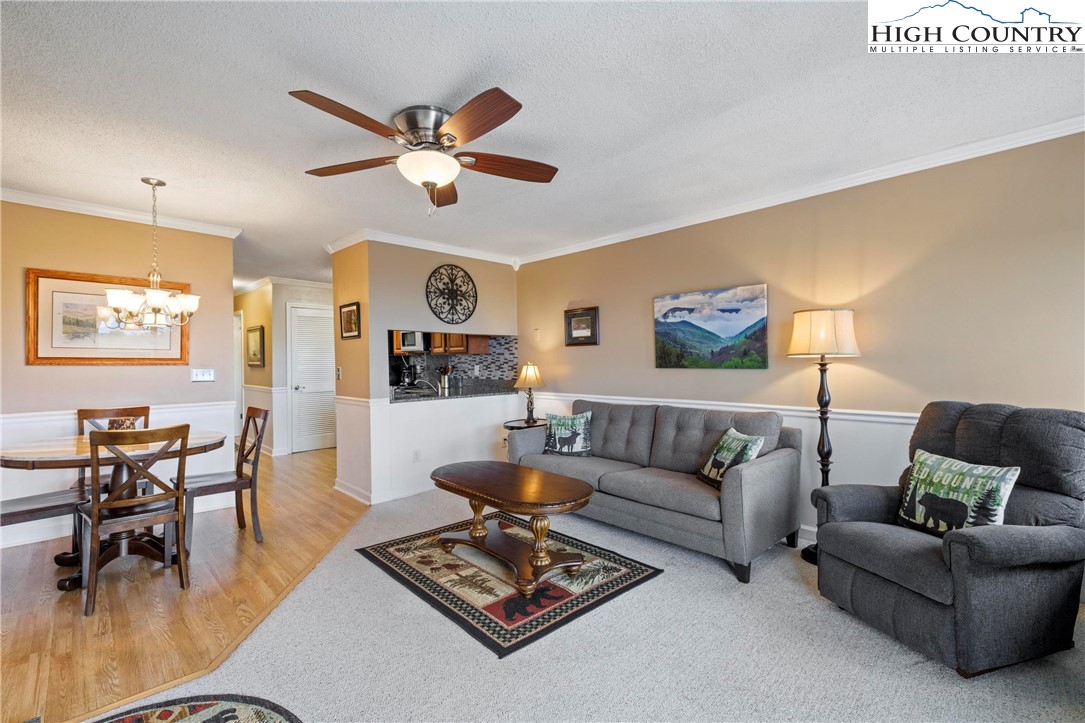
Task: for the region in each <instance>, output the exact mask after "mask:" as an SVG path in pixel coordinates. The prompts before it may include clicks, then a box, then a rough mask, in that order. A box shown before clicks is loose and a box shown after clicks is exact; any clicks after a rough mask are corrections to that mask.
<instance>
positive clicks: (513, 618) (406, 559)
mask: <svg viewBox="0 0 1085 723" xmlns="http://www.w3.org/2000/svg"><path fill="white" fill-rule="evenodd" d="M486 519H487V520H493V519H496V520H498V524H499V525H500V527H501V529H502V530H503V531H504V532H505V534H508V535H511V536H513V537H516V538H519V539H521V540H524V541H525V542H534V537H533V536H532V534H531V529H530V528H529V526H528V523H527V522H526V521H524V520H521V519H519V518H517V517H513V516H512V515H508V514H505V513H504V512H492V513H490V514H488V515H486ZM470 526H471V522H470V520H464V521H463V522H457V523H456V524H453V525H448V526H447V527H441V528H438V529H435V530H427V531H425V532H419V533H417V534H414V535H408V536H407V537H400V538H398V539H395V540H389V541H388V542H382V543H379V544H376V545H370V546H369V547H363V548H359V549H358V552H360V553H362V554H363V555H365V556H366V557H368V558H369V559H370V560H372V561H373V562H375V563H377V565H378V567H380V568H381V569H382V570H384V571H385V572H387V573H388V574H389V575H391V576H392V577H393V578H395V579H396V580H398V581H399V582H400V583H402V584H403V585H405V586H406V587H407V589H409V590H410V591H411V592H413V593H414V594H415V595H417V596H418V597H420V598H422V599H423V600H425V601H426V602H428V603H429V604H430V605H432V606H433V607H435V608H437V609H438V610H440V611H441V612H442V613H444V615H445V616H446V617H448V618H449V619H451V620H452V621H453V622H455V623H456V624H457V625H459V626H460V627H462V628H463V629H464V630H466V631H467V632H468V633H470V634H471V635H472V637H474V638H475V639H476V640H478V641H479V642H481V643H482V644H483V645H485V646H486V647H487V648H489V649H490V650H492V651H494V652H495V653H497V657H499V658H503V657H505V656H506V655H508V654H509V653H511V652H513V651H515V650H519V649H520V648H522V647H524V646H525V645H527V644H529V643H532V642H534V641H536V640H538V639H539V638H541V637H542V636H544V635H546V634H548V633H551V632H553V631H554V630H556V629H558V628H560V627H561V626H562V625H565V624H566V623H568V622H570V621H572V620H574V619H575V618H577V617H579V616H580V615H583V614H584V613H586V612H588V611H589V610H591V609H592V608H594V607H597V606H599V605H602V604H603V603H605V602H607V601H609V600H613V599H614V598H615V597H617V596H618V595H621V594H622V593H624V592H627V591H629V590H631V589H632V588H634V587H636V586H637V585H639V584H641V583H642V582H645V581H647V580H650V579H651V578H653V577H655V576H656V575H658V574H660V573H661V572H663V571H662V570H660V569H658V568H654V567H650V566H649V565H645V564H643V563H640V562H637V561H636V560H630V559H629V558H628V557H623V556H621V555H619V554H617V553H615V552H611V551H610V550H604V549H603V548H600V547H595V546H594V545H591V544H589V543H587V542H584V541H582V540H578V539H576V538H575V537H569V536H568V535H563V534H561V533H560V532H553V531H551V532H550V534H549V535H548V536H547V538H546V544H547V547H548V548H549V549H550V551H552V552H578V553H580V554H582V555H584V565H583V567H581V569H580V572H579V573H577V575H576V576H575V577H569V575H567V574H566V573H564V572H559V573H556V574H555V575H554V576H553V577H551V578H548V579H547V580H544V581H543V582H542V583H540V584H539V586H538V587H536V588H535V592H534V593H533V594H532V595H531V596H530V597H525V596H524V595H521V594H520V592H519V591H518V590H517V589H516V587H515V585H513V584H512V582H511V580H512V570H511V569H509V568H508V566H506V565H504V564H503V563H501V562H500V561H498V560H495V559H494V558H492V557H490V556H489V555H486V554H485V553H482V552H480V551H478V550H475V549H473V548H471V547H468V546H466V545H458V546H456V547H455V548H454V549H453V551H452V552H451V553H446V552H445V551H444V550H442V549H441V546H440V544H438V542H437V538H438V537H440V536H441V535H443V534H445V533H447V532H459V531H460V530H466V529H467V528H468V527H470Z"/></svg>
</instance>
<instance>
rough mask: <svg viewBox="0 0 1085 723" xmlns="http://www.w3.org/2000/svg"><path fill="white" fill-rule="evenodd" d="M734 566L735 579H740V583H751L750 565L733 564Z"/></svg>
mask: <svg viewBox="0 0 1085 723" xmlns="http://www.w3.org/2000/svg"><path fill="white" fill-rule="evenodd" d="M733 564H734V567H735V577H737V578H738V581H739V582H749V581H750V566H749V565H739V564H738V563H737V562H736V563H733Z"/></svg>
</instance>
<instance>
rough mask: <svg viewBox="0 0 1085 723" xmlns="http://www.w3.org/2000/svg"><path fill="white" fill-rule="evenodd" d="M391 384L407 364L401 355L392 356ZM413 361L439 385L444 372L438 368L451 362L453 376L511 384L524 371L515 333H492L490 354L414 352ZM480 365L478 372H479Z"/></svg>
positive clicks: (430, 380)
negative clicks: (506, 334) (521, 367)
mask: <svg viewBox="0 0 1085 723" xmlns="http://www.w3.org/2000/svg"><path fill="white" fill-rule="evenodd" d="M389 362H390V365H391V369H390V371H391V372H392V374H391V377H390V383H392V384H395V383H396V379H397V378H398V377H397V374H398V372H397V371H396V369H397V368H398V367H399V366H400V365H401V364H402V363H403V362H402V361H401V358H399V357H394V356H393V357H390V358H389ZM410 363H411V364H413V365H414V366H415V367H417V368H418V377H419V378H420V379H425V380H427V381H429V382H430V383H432V384H436V383H437V382H438V381H439V379H440V375H439V374H438V373H437V371H436V370H437V367H443V366H447V365H449V364H451V365H452V366H453V367H454V369H455V371H454V372H453V374H452V376H453V377H457V378H460V379H464V380H472V379H484V380H491V381H506V382H509V383H510V385H511V383H512V382H514V381H515V380H516V376H517V375H518V374H519V373H520V369H519V348H518V345H517V340H516V337H515V336H491V337H490V353H489V354H429V353H427V354H413V355H411V356H410ZM475 365H478V375H477V376H476V375H475Z"/></svg>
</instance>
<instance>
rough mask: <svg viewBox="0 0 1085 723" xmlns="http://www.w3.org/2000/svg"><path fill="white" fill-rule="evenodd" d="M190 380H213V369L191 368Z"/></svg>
mask: <svg viewBox="0 0 1085 723" xmlns="http://www.w3.org/2000/svg"><path fill="white" fill-rule="evenodd" d="M192 381H194V382H213V381H215V370H214V369H193V370H192Z"/></svg>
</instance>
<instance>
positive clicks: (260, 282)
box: [234, 276, 332, 296]
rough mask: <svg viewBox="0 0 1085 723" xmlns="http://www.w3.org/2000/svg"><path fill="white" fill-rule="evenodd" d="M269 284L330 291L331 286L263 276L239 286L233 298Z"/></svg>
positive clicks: (318, 282) (321, 282) (325, 283)
mask: <svg viewBox="0 0 1085 723" xmlns="http://www.w3.org/2000/svg"><path fill="white" fill-rule="evenodd" d="M269 284H285V285H287V286H306V287H309V288H312V289H330V288H332V285H331V284H329V283H327V282H325V281H306V280H305V279H287V278H283V277H282V276H265V277H264V278H262V279H257V280H256V281H253V282H252V283H249V284H245V285H244V286H239V287H237V288H235V289H234V296H241V295H242V294H247V293H249V292H250V291H256V290H257V289H259V288H262V287H264V286H268V285H269Z"/></svg>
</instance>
